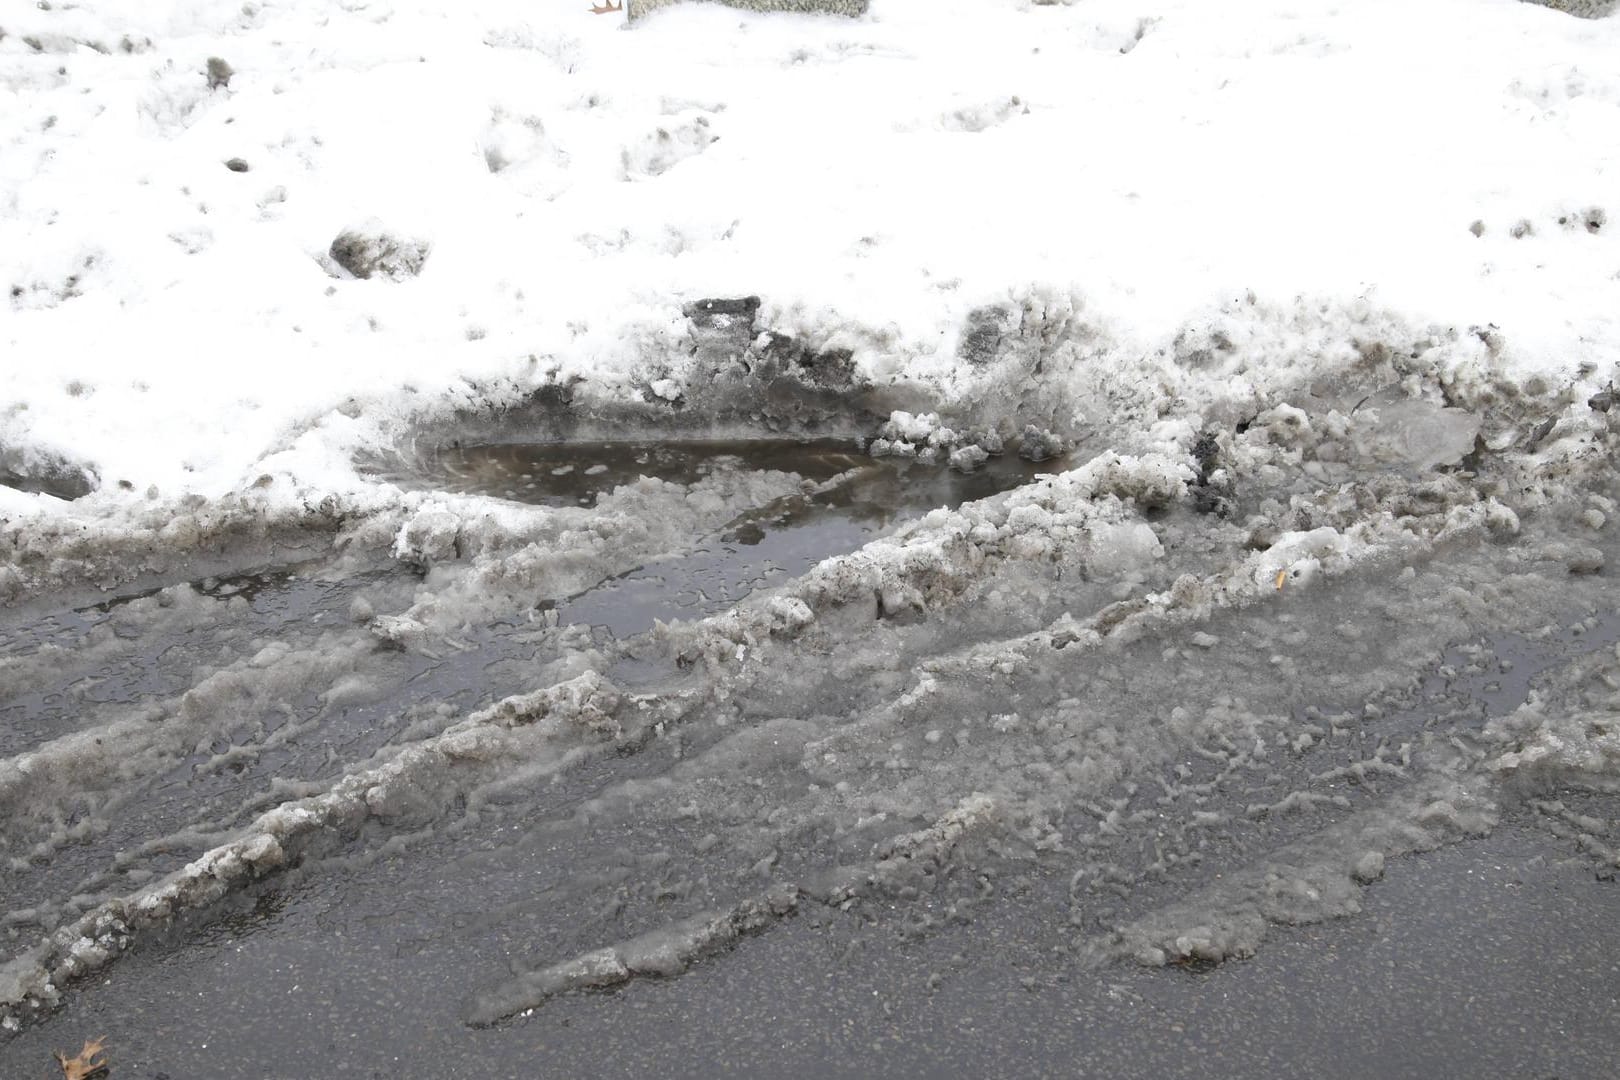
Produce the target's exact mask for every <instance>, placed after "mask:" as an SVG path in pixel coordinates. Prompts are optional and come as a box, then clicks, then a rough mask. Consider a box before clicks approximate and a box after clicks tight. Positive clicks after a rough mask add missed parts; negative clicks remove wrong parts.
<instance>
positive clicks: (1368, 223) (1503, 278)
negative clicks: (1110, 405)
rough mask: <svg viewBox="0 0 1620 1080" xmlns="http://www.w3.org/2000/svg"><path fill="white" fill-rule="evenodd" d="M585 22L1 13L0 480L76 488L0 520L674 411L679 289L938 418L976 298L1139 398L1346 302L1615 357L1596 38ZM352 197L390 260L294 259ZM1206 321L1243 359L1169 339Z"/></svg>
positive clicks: (1597, 32)
mask: <svg viewBox="0 0 1620 1080" xmlns="http://www.w3.org/2000/svg"><path fill="white" fill-rule="evenodd" d="M587 6H588V5H585V4H582V3H579V2H576V0H523V2H518V0H490V2H484V3H478V4H441V3H432V2H420V0H375V2H362V0H346V2H344V3H342V4H336V5H333V4H324V3H297V2H266V3H260V2H251V3H247V4H240V3H237V2H235V0H217V2H210V0H185V2H175V3H164V4H148V3H133V2H129V3H118V2H110V0H86V2H82V3H57V4H41V5H37V6H36V5H32V4H29V5H26V6H19V7H18V8H15V9H14V10H12V11H11V12H8V13H7V15H6V16H5V18H4V21H3V23H0V27H3V30H4V36H3V38H0V80H3V83H4V89H5V94H6V97H5V102H6V105H5V108H4V110H0V174H3V181H0V285H4V286H5V287H6V288H7V290H8V291H9V296H8V297H7V298H5V299H4V300H0V350H3V360H0V465H4V466H5V467H6V468H7V469H9V470H10V472H11V473H12V474H14V476H21V477H24V478H27V477H34V478H36V480H37V479H38V478H39V477H41V476H47V477H48V476H51V475H55V474H60V473H64V472H65V473H67V474H72V473H73V472H74V471H76V470H80V471H82V472H83V473H84V474H87V476H88V479H89V484H90V486H91V487H92V488H93V492H92V494H90V495H89V497H87V498H85V499H83V500H81V501H80V502H78V503H76V504H74V505H66V504H64V503H63V502H62V501H61V500H59V499H56V498H53V497H51V496H49V495H40V494H24V493H20V492H18V491H16V490H13V489H10V488H0V513H3V514H4V515H5V517H6V518H7V519H9V521H10V522H11V526H12V528H15V527H16V526H17V524H18V523H19V522H21V521H25V520H27V519H29V518H33V517H50V518H56V519H63V518H74V519H78V518H84V517H97V518H99V517H101V516H103V515H113V516H115V517H117V516H120V515H122V516H125V517H129V516H131V515H139V514H141V513H142V512H143V511H146V510H150V509H152V508H153V507H154V506H157V507H161V508H163V509H164V510H166V511H170V512H172V511H173V510H174V509H175V508H177V507H179V505H180V500H181V499H183V498H184V497H185V496H188V495H199V496H201V497H203V498H204V499H207V500H221V499H223V498H225V497H226V496H227V494H228V493H234V494H235V495H238V496H241V495H243V494H244V493H245V494H246V496H247V498H248V499H249V501H250V504H251V510H252V512H258V511H259V510H260V509H261V508H265V507H268V508H271V509H272V510H274V509H278V508H279V509H284V508H287V507H291V506H297V505H300V504H301V503H304V502H318V501H319V499H320V498H321V497H323V496H326V495H335V496H338V497H339V498H340V499H342V500H343V501H344V504H345V505H347V506H354V507H360V506H366V505H376V504H377V503H378V501H379V500H386V499H388V498H390V497H392V493H390V492H378V491H377V490H375V487H374V486H372V485H368V484H366V483H365V482H364V481H363V480H362V479H361V478H360V477H359V476H357V474H356V472H355V469H354V468H353V464H352V458H353V455H354V454H355V452H356V451H358V450H362V449H365V448H371V447H376V446H379V445H382V446H388V445H392V444H393V443H394V442H396V441H397V440H399V439H400V438H401V437H402V432H404V431H405V430H406V429H407V427H408V425H409V423H410V422H411V421H413V420H415V419H419V418H421V417H423V416H424V415H431V414H441V413H444V412H445V411H447V410H449V409H452V408H458V407H466V406H468V405H477V404H481V403H508V402H512V401H515V400H518V399H521V398H522V397H523V396H524V395H526V394H528V393H530V392H532V391H534V390H535V389H536V388H538V387H542V386H545V385H548V384H554V383H558V382H567V381H570V380H575V379H584V380H586V381H587V382H588V383H590V384H591V385H593V386H598V387H600V388H601V390H602V392H603V393H605V394H610V395H613V394H618V395H631V396H636V395H643V394H645V393H646V392H647V390H648V388H649V387H652V386H654V385H657V386H659V387H660V388H663V392H665V393H673V392H674V390H673V388H672V387H673V386H674V385H678V384H680V383H681V382H682V381H683V380H684V379H686V378H687V377H689V376H691V375H692V374H693V372H691V371H690V370H689V365H688V364H687V362H686V361H687V357H686V356H685V355H684V350H681V349H679V348H677V347H675V346H676V343H677V342H678V339H679V338H680V332H679V331H680V327H681V325H682V323H683V320H682V318H681V314H680V308H681V304H682V303H683V302H685V301H690V300H693V299H697V298H701V297H706V296H740V295H749V294H754V295H759V296H761V297H763V298H764V308H763V311H762V313H761V314H762V324H763V325H765V326H768V327H770V328H772V329H774V330H776V331H779V332H781V333H784V334H790V335H793V336H794V337H796V338H799V339H802V340H805V341H807V342H810V343H813V344H814V345H815V346H816V347H817V348H825V347H829V346H833V347H843V348H848V349H850V350H852V351H853V354H854V361H855V364H856V365H857V368H858V371H859V372H860V374H861V376H862V377H863V378H866V379H870V380H873V381H875V382H879V383H892V382H896V381H901V382H906V381H915V382H920V383H922V384H925V385H927V386H928V387H930V388H931V389H932V390H934V391H935V392H937V393H938V394H940V395H941V396H942V397H944V398H946V399H950V398H952V397H959V396H962V395H966V394H971V393H972V392H974V389H975V386H974V380H973V378H972V377H971V374H970V373H969V372H968V371H967V370H965V369H967V367H968V365H965V364H964V363H963V362H962V360H961V355H962V353H961V345H962V340H963V337H964V334H965V333H966V332H967V331H968V330H969V329H970V326H969V323H968V319H969V314H970V313H971V312H973V311H975V310H977V309H983V308H985V307H987V306H994V305H1008V304H1009V303H1010V304H1011V306H1013V307H1023V308H1024V309H1025V312H1026V313H1025V316H1024V321H1025V323H1026V329H1027V324H1028V322H1029V321H1031V316H1030V315H1029V314H1028V312H1029V310H1030V309H1034V310H1035V311H1036V312H1037V314H1036V315H1034V316H1033V318H1035V319H1044V320H1046V323H1047V324H1048V325H1046V327H1045V329H1044V330H1043V331H1042V332H1044V333H1049V334H1050V333H1063V332H1072V328H1069V327H1065V326H1064V325H1062V323H1063V322H1064V321H1066V320H1073V321H1077V322H1079V323H1083V325H1084V330H1085V332H1086V334H1087V339H1088V342H1089V344H1088V348H1089V349H1090V353H1091V360H1090V361H1089V364H1090V366H1094V367H1095V368H1097V369H1099V370H1102V371H1105V372H1106V374H1107V378H1108V379H1111V380H1115V381H1118V382H1121V383H1124V384H1135V385H1138V386H1139V385H1143V384H1148V383H1153V382H1157V383H1158V385H1159V387H1160V388H1161V389H1162V392H1163V395H1164V396H1165V397H1172V398H1173V397H1175V396H1177V395H1181V394H1187V393H1195V392H1198V390H1199V388H1200V387H1209V386H1211V385H1213V386H1216V387H1218V388H1219V389H1220V390H1221V391H1222V392H1224V393H1228V394H1230V395H1231V396H1233V397H1246V396H1251V395H1252V396H1259V397H1264V396H1265V395H1266V394H1267V393H1268V391H1270V390H1272V389H1274V388H1275V387H1276V386H1277V385H1279V384H1280V383H1281V382H1283V381H1284V380H1292V379H1293V378H1294V377H1295V376H1297V374H1298V373H1299V372H1300V371H1301V370H1305V369H1309V368H1311V367H1312V366H1316V365H1322V366H1326V367H1331V366H1333V364H1334V363H1335V362H1336V360H1335V357H1336V355H1337V354H1338V353H1340V352H1342V351H1343V350H1345V349H1346V348H1347V347H1348V346H1349V344H1350V343H1351V342H1354V341H1356V340H1362V339H1366V338H1369V337H1375V336H1378V335H1379V333H1380V331H1382V330H1383V329H1384V328H1385V327H1386V326H1387V325H1388V324H1390V323H1392V322H1393V323H1396V324H1400V325H1405V326H1411V327H1413V328H1415V329H1416V330H1418V331H1421V330H1423V329H1424V328H1426V327H1429V326H1431V325H1434V326H1439V327H1444V328H1456V329H1457V330H1460V331H1466V330H1467V328H1469V327H1486V326H1491V327H1494V335H1495V336H1496V337H1497V338H1498V339H1500V341H1502V342H1503V343H1504V344H1503V347H1502V348H1501V350H1500V353H1499V354H1498V353H1497V352H1496V351H1495V350H1493V354H1492V356H1491V357H1490V359H1489V363H1488V365H1487V366H1488V368H1489V370H1490V371H1492V372H1507V373H1510V374H1517V373H1522V372H1525V371H1545V372H1548V373H1551V374H1553V375H1555V376H1556V377H1558V378H1559V379H1561V380H1567V379H1570V378H1580V379H1581V381H1582V382H1583V383H1585V384H1596V385H1599V386H1600V385H1601V384H1602V383H1603V382H1604V381H1605V380H1607V378H1608V377H1609V376H1610V375H1611V374H1612V372H1613V368H1614V365H1615V363H1616V362H1617V361H1620V344H1617V343H1620V324H1617V322H1616V316H1615V312H1616V311H1620V238H1617V234H1620V223H1616V224H1607V222H1608V221H1609V219H1610V218H1620V199H1617V190H1620V189H1617V180H1616V169H1617V167H1620V144H1617V142H1616V140H1615V138H1614V137H1613V136H1614V132H1615V130H1616V128H1617V125H1620V70H1617V69H1616V67H1615V65H1614V63H1613V57H1614V56H1615V55H1616V52H1617V50H1620V21H1617V20H1614V19H1600V20H1580V19H1575V18H1571V17H1569V16H1567V15H1563V14H1560V13H1559V12H1556V11H1552V10H1548V9H1546V8H1543V7H1539V6H1535V5H1531V4H1524V3H1519V2H1516V0H1437V2H1433V3H1425V4H1422V5H1413V4H1409V3H1404V2H1399V0H1387V2H1376V0H1374V2H1367V3H1357V4H1329V3H1314V2H1313V3H1298V2H1292V0H1290V2H1281V0H1275V2H1273V0H1241V2H1234V3H1225V4H1220V5H1209V4H1203V3H1197V2H1192V0H1165V2H1163V3H1159V4H1156V5H1153V6H1152V7H1151V10H1149V9H1148V8H1144V7H1142V5H1140V4H1137V3H1125V2H1122V0H1086V2H1077V3H1072V4H1035V3H1032V2H1029V0H927V2H922V0H916V2H905V0H876V2H875V3H874V4H873V6H872V10H871V13H870V14H869V15H868V16H866V17H864V18H861V19H857V20H845V19H838V18H816V17H794V16H771V17H764V16H755V15H750V14H747V13H743V12H738V11H735V10H730V9H725V8H720V7H717V6H710V5H690V6H678V7H675V8H672V9H669V10H664V11H660V12H657V13H656V14H655V15H653V16H651V17H649V18H646V19H644V20H640V21H638V22H637V23H636V24H635V25H634V27H633V28H627V27H626V25H625V24H624V23H623V22H622V17H621V16H618V15H609V16H593V15H591V14H589V13H588V12H587V11H586V10H585V8H586V7H587ZM213 57H218V58H220V59H223V60H224V61H226V62H227V63H228V65H229V68H230V70H231V71H232V72H233V73H234V74H232V75H230V77H229V81H228V82H224V81H222V80H218V79H214V80H211V79H210V77H209V74H208V63H209V60H210V58H213ZM211 81H212V82H215V83H216V84H217V85H214V86H212V87H211V86H210V82H211ZM233 160H235V161H239V162H240V163H242V164H245V167H246V170H245V171H240V172H239V171H233V170H232V169H231V168H228V167H227V162H230V161H233ZM368 222H369V223H373V226H374V227H376V228H379V229H381V230H383V231H386V232H388V233H391V234H393V235H396V236H398V237H401V238H403V239H406V240H408V241H413V242H417V243H419V244H420V245H421V247H422V249H423V250H425V251H426V252H427V253H428V254H427V257H426V259H425V261H424V262H423V263H422V265H421V270H420V274H419V275H418V276H414V277H411V276H408V275H407V276H405V279H404V280H391V279H388V278H386V277H381V276H379V277H375V278H372V279H370V280H354V279H351V278H350V277H349V276H348V275H347V274H346V273H345V272H344V271H342V270H339V269H336V268H335V267H334V266H333V265H332V264H331V263H330V261H329V259H328V251H329V249H330V247H331V245H332V243H333V241H334V239H336V238H337V237H338V236H339V234H340V233H341V232H343V231H344V230H345V229H348V228H351V227H357V226H358V227H364V226H365V225H366V223H368ZM1476 233H1477V235H1476ZM1279 322H1280V323H1285V324H1286V328H1284V329H1279V328H1278V323H1279ZM1212 333H1219V334H1222V335H1224V336H1225V338H1227V339H1231V340H1232V341H1234V342H1236V343H1237V344H1238V345H1239V346H1240V347H1241V346H1245V345H1247V343H1248V339H1249V338H1250V337H1251V336H1259V337H1268V338H1269V339H1270V342H1269V343H1270V352H1269V355H1266V356H1263V357H1256V356H1251V357H1249V358H1247V359H1246V360H1245V361H1244V362H1242V363H1232V362H1230V361H1227V362H1222V363H1216V364H1213V365H1208V364H1206V365H1204V366H1203V367H1202V368H1201V369H1194V368H1192V367H1190V366H1189V365H1186V364H1177V363H1175V362H1174V360H1175V358H1176V357H1175V343H1176V342H1178V340H1185V339H1186V338H1187V337H1188V336H1189V335H1190V336H1192V337H1195V338H1196V337H1199V336H1200V335H1203V336H1205V337H1207V336H1209V335H1211V334H1212ZM1470 360H1471V358H1470V357H1446V358H1444V359H1443V360H1442V361H1441V363H1440V367H1441V368H1442V369H1445V370H1447V372H1448V374H1449V372H1450V371H1451V370H1453V369H1457V368H1460V367H1467V366H1468V364H1469V362H1470ZM1583 365H1584V366H1583ZM1583 372H1584V373H1585V374H1583V375H1578V374H1577V373H1583ZM664 380H673V383H670V382H665V381H664ZM1102 408H1103V406H1102V405H1101V404H1099V403H1096V402H1081V403H1078V404H1077V406H1076V410H1077V412H1079V413H1081V414H1082V415H1079V416H1075V417H1073V418H1070V423H1072V424H1075V425H1082V424H1084V423H1086V422H1087V421H1088V420H1096V419H1099V417H1097V416H1095V415H1090V416H1088V415H1084V414H1086V413H1095V412H1097V411H1098V410H1101V409H1102ZM262 477H269V480H261V478H262ZM256 481H258V482H260V483H263V484H265V485H267V486H265V487H254V486H253V485H254V484H255V482H256ZM22 486H40V485H39V484H38V483H35V484H33V485H28V484H26V483H25V484H24V485H22ZM70 487H71V485H70ZM70 493H71V492H70ZM231 505H237V504H236V503H234V501H233V502H232V504H231Z"/></svg>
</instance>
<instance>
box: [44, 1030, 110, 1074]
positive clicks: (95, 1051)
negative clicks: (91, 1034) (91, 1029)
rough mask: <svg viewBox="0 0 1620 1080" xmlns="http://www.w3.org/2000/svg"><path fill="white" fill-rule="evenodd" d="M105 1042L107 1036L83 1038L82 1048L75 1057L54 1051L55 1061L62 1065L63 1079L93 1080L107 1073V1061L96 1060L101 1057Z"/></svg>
mask: <svg viewBox="0 0 1620 1080" xmlns="http://www.w3.org/2000/svg"><path fill="white" fill-rule="evenodd" d="M106 1044H107V1036H105V1035H103V1036H102V1037H101V1038H99V1039H87V1040H85V1044H84V1049H83V1050H80V1051H79V1053H78V1055H77V1056H76V1057H64V1056H63V1055H62V1053H61V1051H57V1053H56V1063H57V1064H58V1065H60V1066H62V1078H63V1080H95V1078H97V1077H102V1076H106V1075H107V1062H106V1061H105V1060H102V1061H97V1060H96V1059H97V1058H99V1057H101V1051H102V1047H104V1046H105V1045H106Z"/></svg>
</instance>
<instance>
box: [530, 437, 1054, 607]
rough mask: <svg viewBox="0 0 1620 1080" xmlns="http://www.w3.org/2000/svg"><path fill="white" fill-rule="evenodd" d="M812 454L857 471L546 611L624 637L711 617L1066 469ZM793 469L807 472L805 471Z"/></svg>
mask: <svg viewBox="0 0 1620 1080" xmlns="http://www.w3.org/2000/svg"><path fill="white" fill-rule="evenodd" d="M810 456H811V464H812V465H815V466H820V467H821V468H822V469H827V468H831V467H832V466H834V465H842V464H846V463H847V462H849V461H853V464H854V467H853V468H847V469H845V470H841V471H840V472H839V473H838V474H836V475H837V480H836V482H834V483H832V484H829V485H827V486H826V487H825V488H824V489H821V490H818V491H817V492H815V493H813V494H808V495H804V496H795V497H792V498H789V499H784V500H780V501H778V502H777V503H774V504H772V505H771V506H768V507H765V508H763V509H761V510H758V511H754V512H751V513H749V514H745V515H743V516H742V517H741V518H739V519H738V520H737V521H735V522H733V523H732V524H731V526H730V527H728V528H727V529H726V530H725V531H723V532H722V533H720V534H719V535H718V536H714V537H710V538H708V539H706V540H704V541H703V542H701V543H700V544H698V545H697V546H696V547H695V548H693V549H692V550H690V551H688V552H685V553H684V554H681V555H678V556H675V557H673V558H669V559H663V560H659V561H657V562H653V563H649V564H648V565H646V566H643V567H640V568H638V569H636V570H632V571H630V572H629V573H627V574H623V575H620V576H619V577H616V578H612V579H609V580H608V581H604V582H602V583H601V584H600V585H597V586H596V587H594V588H591V589H588V590H586V591H585V592H583V593H579V594H578V595H576V596H573V597H570V598H568V599H566V600H563V601H561V602H560V603H557V604H546V605H543V608H554V609H555V610H556V612H557V616H558V620H559V622H561V623H564V624H569V623H583V624H585V625H588V626H593V627H599V628H602V629H603V630H605V631H607V633H608V634H610V635H612V636H613V637H615V638H620V639H623V638H626V637H631V636H633V635H635V634H639V633H643V632H645V631H647V630H649V629H651V628H652V625H653V622H654V620H662V621H664V622H669V621H672V620H675V619H699V618H703V617H704V616H707V615H712V614H714V613H715V612H717V611H724V610H725V609H726V608H729V607H731V606H733V605H734V604H736V603H738V602H739V601H741V600H742V599H743V598H745V597H746V596H748V595H749V594H750V593H752V592H754V591H755V590H757V589H767V588H772V587H774V586H777V585H781V584H782V583H784V582H786V581H789V580H792V579H793V578H796V577H798V576H800V575H801V574H804V573H805V572H806V571H808V570H809V569H810V568H811V567H813V566H815V565H816V564H817V563H820V562H821V561H822V560H824V559H828V558H831V557H833V556H835V555H843V554H847V553H848V552H851V551H855V550H857V549H859V548H861V547H862V546H864V545H865V544H867V543H870V542H871V541H872V540H873V539H875V538H877V537H879V536H881V535H883V534H884V533H885V532H887V531H889V530H890V529H892V528H894V527H895V526H897V525H899V524H901V523H902V522H904V521H907V520H910V519H912V518H917V517H921V516H922V515H923V514H926V513H928V512H929V511H931V510H934V509H937V508H939V507H942V506H943V507H956V506H960V505H962V504H963V503H966V502H972V501H974V500H977V499H984V498H988V497H990V496H991V495H996V494H999V493H1000V492H1003V491H1008V490H1010V489H1012V488H1016V487H1019V486H1021V485H1023V484H1026V483H1028V482H1029V481H1031V480H1032V479H1034V478H1035V477H1036V476H1037V475H1040V474H1042V473H1050V472H1053V471H1055V469H1056V468H1061V465H1057V464H1056V463H1054V462H1042V463H1040V464H1038V465H1037V464H1033V463H1031V462H1027V461H1023V460H1022V459H1019V458H1015V457H1010V456H1008V457H1001V458H994V459H992V460H991V461H990V462H988V463H986V465H985V466H984V467H982V468H980V469H978V470H975V471H974V472H971V473H963V472H958V471H956V470H952V469H945V468H941V467H938V466H933V465H923V464H918V463H916V462H913V461H907V460H904V459H895V458H882V459H872V458H867V457H858V458H853V459H852V458H850V456H849V455H848V454H840V453H838V452H829V451H824V450H821V449H817V450H815V451H814V452H813V453H812V454H811V455H810ZM777 460H779V461H781V463H782V464H781V465H779V466H775V467H787V466H792V465H794V462H792V461H791V460H790V459H789V458H788V457H787V456H786V455H784V456H782V457H780V458H778V459H777ZM757 461H758V459H757V458H755V459H752V460H751V461H750V464H754V463H755V462H757ZM792 471H795V472H799V473H800V474H801V475H804V474H805V473H806V470H805V469H802V468H796V467H795V468H792Z"/></svg>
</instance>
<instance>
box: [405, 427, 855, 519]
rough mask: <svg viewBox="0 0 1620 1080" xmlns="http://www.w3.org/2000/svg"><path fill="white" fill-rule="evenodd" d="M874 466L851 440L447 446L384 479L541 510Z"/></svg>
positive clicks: (824, 475)
mask: <svg viewBox="0 0 1620 1080" xmlns="http://www.w3.org/2000/svg"><path fill="white" fill-rule="evenodd" d="M870 463H871V459H870V458H868V457H867V456H866V454H865V453H864V452H863V451H862V449H861V447H860V446H859V445H857V444H856V443H855V442H853V441H851V440H848V439H814V440H798V439H708V440H701V439H694V440H681V441H673V442H662V443H649V442H558V443H521V444H496V445H484V446H449V447H445V448H442V449H440V450H438V451H436V452H434V453H433V454H431V455H430V456H429V457H428V459H427V460H426V461H424V462H423V463H422V464H421V467H420V469H419V471H417V472H416V473H415V474H413V475H405V474H398V473H391V474H387V475H385V477H384V478H385V479H388V480H390V481H393V482H395V483H400V484H405V485H408V486H413V487H415V486H421V485H423V484H426V485H429V486H431V487H434V488H436V489H439V490H444V491H452V492H456V493H458V494H467V495H472V494H476V495H493V496H496V497H498V498H503V499H511V500H514V501H516V502H525V503H533V504H537V505H541V506H590V505H592V504H593V503H595V501H596V499H597V496H599V495H603V494H606V493H607V492H610V491H612V490H613V489H614V488H617V487H620V486H622V485H624V484H632V483H635V482H636V481H637V480H639V479H641V478H642V477H644V476H654V477H658V478H659V479H661V480H669V481H672V482H675V483H681V484H690V483H695V482H697V481H699V480H701V479H703V478H704V477H706V476H709V475H711V474H713V473H716V472H720V471H725V470H731V469H753V470H757V471H766V470H777V471H780V472H792V473H798V474H799V475H801V476H803V477H805V478H806V479H808V480H816V481H820V480H827V479H830V478H832V477H834V476H836V475H838V474H839V473H842V472H845V471H847V470H849V469H854V468H859V467H861V466H863V465H868V464H870Z"/></svg>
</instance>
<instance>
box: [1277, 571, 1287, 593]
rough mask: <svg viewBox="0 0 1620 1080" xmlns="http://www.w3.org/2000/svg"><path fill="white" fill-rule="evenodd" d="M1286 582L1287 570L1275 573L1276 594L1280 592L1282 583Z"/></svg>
mask: <svg viewBox="0 0 1620 1080" xmlns="http://www.w3.org/2000/svg"><path fill="white" fill-rule="evenodd" d="M1287 580H1288V571H1287V570H1279V571H1277V591H1278V592H1282V587H1283V582H1285V581H1287Z"/></svg>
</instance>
